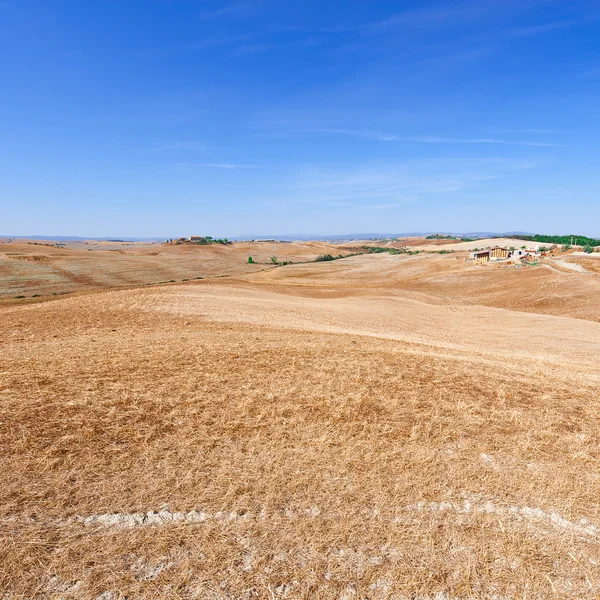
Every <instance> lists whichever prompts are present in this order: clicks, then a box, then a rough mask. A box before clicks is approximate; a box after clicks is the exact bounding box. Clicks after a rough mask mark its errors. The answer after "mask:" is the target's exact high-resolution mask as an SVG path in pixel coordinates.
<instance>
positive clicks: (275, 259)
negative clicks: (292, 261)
mask: <svg viewBox="0 0 600 600" xmlns="http://www.w3.org/2000/svg"><path fill="white" fill-rule="evenodd" d="M271 264H272V265H276V264H277V257H276V256H271Z"/></svg>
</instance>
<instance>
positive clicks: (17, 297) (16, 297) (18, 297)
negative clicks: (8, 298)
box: [15, 296, 25, 300]
mask: <svg viewBox="0 0 600 600" xmlns="http://www.w3.org/2000/svg"><path fill="white" fill-rule="evenodd" d="M20 298H25V296H15V300H18V299H20Z"/></svg>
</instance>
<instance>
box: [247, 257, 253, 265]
mask: <svg viewBox="0 0 600 600" xmlns="http://www.w3.org/2000/svg"><path fill="white" fill-rule="evenodd" d="M248 264H249V265H252V264H254V259H253V258H252V257H251V256H249V257H248Z"/></svg>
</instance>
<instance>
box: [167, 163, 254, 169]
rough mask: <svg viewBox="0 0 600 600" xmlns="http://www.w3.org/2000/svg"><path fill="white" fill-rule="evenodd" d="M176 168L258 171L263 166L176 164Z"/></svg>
mask: <svg viewBox="0 0 600 600" xmlns="http://www.w3.org/2000/svg"><path fill="white" fill-rule="evenodd" d="M175 166H177V167H185V168H194V167H200V168H205V169H257V168H259V167H260V166H261V165H249V164H239V163H176V165H175Z"/></svg>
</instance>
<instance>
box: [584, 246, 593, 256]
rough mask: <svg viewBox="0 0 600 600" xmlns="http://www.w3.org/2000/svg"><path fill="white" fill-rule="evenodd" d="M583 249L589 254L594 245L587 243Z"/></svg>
mask: <svg viewBox="0 0 600 600" xmlns="http://www.w3.org/2000/svg"><path fill="white" fill-rule="evenodd" d="M583 251H584V252H586V253H587V254H591V253H592V252H593V251H594V247H593V246H590V245H589V244H587V245H585V246H584V247H583Z"/></svg>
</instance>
